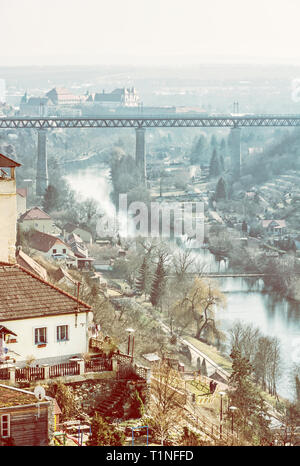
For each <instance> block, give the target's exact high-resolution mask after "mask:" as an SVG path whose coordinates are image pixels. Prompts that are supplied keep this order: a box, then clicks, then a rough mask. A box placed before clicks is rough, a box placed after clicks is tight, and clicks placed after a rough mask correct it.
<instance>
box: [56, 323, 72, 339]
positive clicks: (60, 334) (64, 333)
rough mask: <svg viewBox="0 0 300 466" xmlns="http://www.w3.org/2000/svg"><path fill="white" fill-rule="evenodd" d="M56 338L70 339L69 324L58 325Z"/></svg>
mask: <svg viewBox="0 0 300 466" xmlns="http://www.w3.org/2000/svg"><path fill="white" fill-rule="evenodd" d="M56 338H57V341H67V340H69V326H68V325H59V326H58V327H56Z"/></svg>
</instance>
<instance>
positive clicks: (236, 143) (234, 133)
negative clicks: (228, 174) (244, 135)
mask: <svg viewBox="0 0 300 466" xmlns="http://www.w3.org/2000/svg"><path fill="white" fill-rule="evenodd" d="M230 149H231V171H232V174H233V177H234V179H239V177H240V176H241V128H238V127H237V126H235V127H234V128H232V129H231V148H230Z"/></svg>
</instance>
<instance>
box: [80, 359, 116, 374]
mask: <svg viewBox="0 0 300 466" xmlns="http://www.w3.org/2000/svg"><path fill="white" fill-rule="evenodd" d="M84 370H85V372H103V371H112V359H104V358H101V359H100V358H99V359H91V360H90V361H86V362H85V365H84Z"/></svg>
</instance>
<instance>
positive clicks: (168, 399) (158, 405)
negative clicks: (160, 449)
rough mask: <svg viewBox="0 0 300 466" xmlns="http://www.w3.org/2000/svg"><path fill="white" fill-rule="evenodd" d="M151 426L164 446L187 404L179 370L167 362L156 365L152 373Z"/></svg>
mask: <svg viewBox="0 0 300 466" xmlns="http://www.w3.org/2000/svg"><path fill="white" fill-rule="evenodd" d="M151 376H152V378H151V401H150V409H149V414H150V416H151V424H152V427H153V428H154V430H155V431H156V432H157V434H158V435H159V437H160V441H161V445H164V443H165V441H166V439H167V438H168V435H169V434H170V432H171V431H172V429H174V428H175V427H176V426H178V420H179V419H180V417H181V411H182V406H183V405H184V404H185V393H184V392H183V389H184V383H183V380H182V379H181V377H180V374H179V372H178V371H177V370H175V369H173V368H172V367H171V366H170V365H169V364H168V363H167V362H165V361H160V362H159V363H156V364H155V365H154V366H153V368H152V371H151Z"/></svg>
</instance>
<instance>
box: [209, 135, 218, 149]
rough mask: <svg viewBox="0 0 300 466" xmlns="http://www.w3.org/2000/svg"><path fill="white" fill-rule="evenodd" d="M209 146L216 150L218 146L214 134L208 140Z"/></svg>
mask: <svg viewBox="0 0 300 466" xmlns="http://www.w3.org/2000/svg"><path fill="white" fill-rule="evenodd" d="M210 145H211V147H213V148H216V147H217V145H218V141H217V138H216V136H215V134H213V135H212V137H211V138H210Z"/></svg>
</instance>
